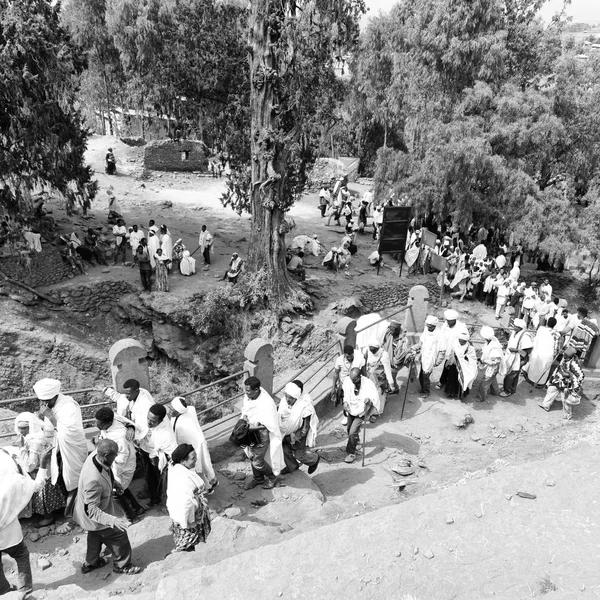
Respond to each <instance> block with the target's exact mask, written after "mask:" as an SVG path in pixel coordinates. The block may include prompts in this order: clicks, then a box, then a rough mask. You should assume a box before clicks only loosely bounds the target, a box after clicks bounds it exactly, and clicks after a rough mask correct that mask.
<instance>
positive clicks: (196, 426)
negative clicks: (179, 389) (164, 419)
mask: <svg viewBox="0 0 600 600" xmlns="http://www.w3.org/2000/svg"><path fill="white" fill-rule="evenodd" d="M171 424H172V425H173V431H174V432H175V439H176V440H177V444H178V445H179V444H191V445H192V446H193V447H194V450H195V451H196V455H197V456H198V462H196V471H197V472H198V473H200V474H202V475H204V477H206V483H208V482H209V481H212V480H213V479H214V478H215V471H214V469H213V466H212V461H211V459H210V453H209V451H208V444H207V443H206V437H204V432H203V431H202V428H201V427H200V423H199V422H198V415H197V414H196V409H195V408H194V407H193V406H188V407H187V410H186V412H184V413H183V414H181V415H180V416H179V417H173V418H172V419H171Z"/></svg>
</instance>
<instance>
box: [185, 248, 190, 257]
mask: <svg viewBox="0 0 600 600" xmlns="http://www.w3.org/2000/svg"><path fill="white" fill-rule="evenodd" d="M189 255H190V251H189V250H184V251H183V258H187V257H188V256H189Z"/></svg>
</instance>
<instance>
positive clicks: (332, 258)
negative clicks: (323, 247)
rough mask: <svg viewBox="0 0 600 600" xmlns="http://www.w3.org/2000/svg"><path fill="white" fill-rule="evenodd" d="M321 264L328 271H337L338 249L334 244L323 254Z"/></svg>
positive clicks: (338, 265) (338, 264)
mask: <svg viewBox="0 0 600 600" xmlns="http://www.w3.org/2000/svg"><path fill="white" fill-rule="evenodd" d="M321 264H322V265H323V266H324V267H325V268H327V269H329V270H330V271H335V272H336V273H337V272H338V271H339V268H340V258H339V252H338V249H337V248H336V247H335V246H334V247H333V248H332V249H331V250H330V251H329V252H328V253H327V254H326V255H325V257H324V258H323V262H322V263H321Z"/></svg>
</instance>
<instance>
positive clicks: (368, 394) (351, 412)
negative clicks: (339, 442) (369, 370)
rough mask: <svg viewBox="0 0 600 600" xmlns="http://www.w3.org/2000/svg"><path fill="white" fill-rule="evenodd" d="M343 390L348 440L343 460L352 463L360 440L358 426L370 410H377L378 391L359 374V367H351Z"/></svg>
mask: <svg viewBox="0 0 600 600" xmlns="http://www.w3.org/2000/svg"><path fill="white" fill-rule="evenodd" d="M342 388H343V391H344V411H346V414H347V415H348V424H347V426H346V430H347V432H348V442H347V443H346V458H345V459H344V462H347V463H353V462H354V461H355V460H356V451H357V447H358V444H359V442H360V428H361V427H362V426H363V424H364V422H365V420H366V419H368V418H369V416H370V413H371V412H372V411H374V412H379V393H378V392H377V387H376V386H375V384H374V383H373V382H372V381H371V380H370V379H369V378H368V377H364V376H363V375H362V374H361V371H360V369H357V368H354V367H353V368H352V369H350V373H349V375H348V377H346V379H345V381H344V383H343V384H342Z"/></svg>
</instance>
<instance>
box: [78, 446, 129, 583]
mask: <svg viewBox="0 0 600 600" xmlns="http://www.w3.org/2000/svg"><path fill="white" fill-rule="evenodd" d="M118 454H119V446H118V445H117V443H116V442H114V441H113V440H109V439H105V440H100V441H99V442H98V446H97V447H96V450H95V451H94V452H92V454H90V455H89V457H88V458H87V460H86V461H85V464H84V465H83V469H82V471H81V476H80V477H79V487H78V490H77V500H76V501H75V511H74V518H75V521H76V522H77V524H78V525H79V526H80V527H81V528H82V529H84V530H85V531H87V552H86V556H85V562H84V563H83V565H82V566H81V572H82V573H83V574H84V575H85V574H87V573H91V572H92V571H95V570H96V569H101V568H102V567H105V566H106V565H107V564H108V560H107V559H106V558H104V557H102V556H101V554H100V552H101V550H102V546H103V545H104V546H106V547H107V548H108V550H109V551H110V553H111V555H112V559H113V572H114V573H118V574H125V575H136V574H137V573H139V572H140V571H141V569H140V567H137V566H135V565H133V564H132V563H131V544H130V543H129V538H128V537H127V528H128V527H129V526H130V525H131V523H130V522H129V521H128V520H127V519H126V518H125V517H123V516H120V514H119V513H120V511H119V510H118V509H117V507H116V504H115V501H114V495H115V494H116V495H119V494H121V493H122V488H121V485H120V484H119V483H118V482H116V481H114V476H113V474H112V471H111V468H112V464H113V462H114V461H115V459H116V458H117V456H118Z"/></svg>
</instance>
